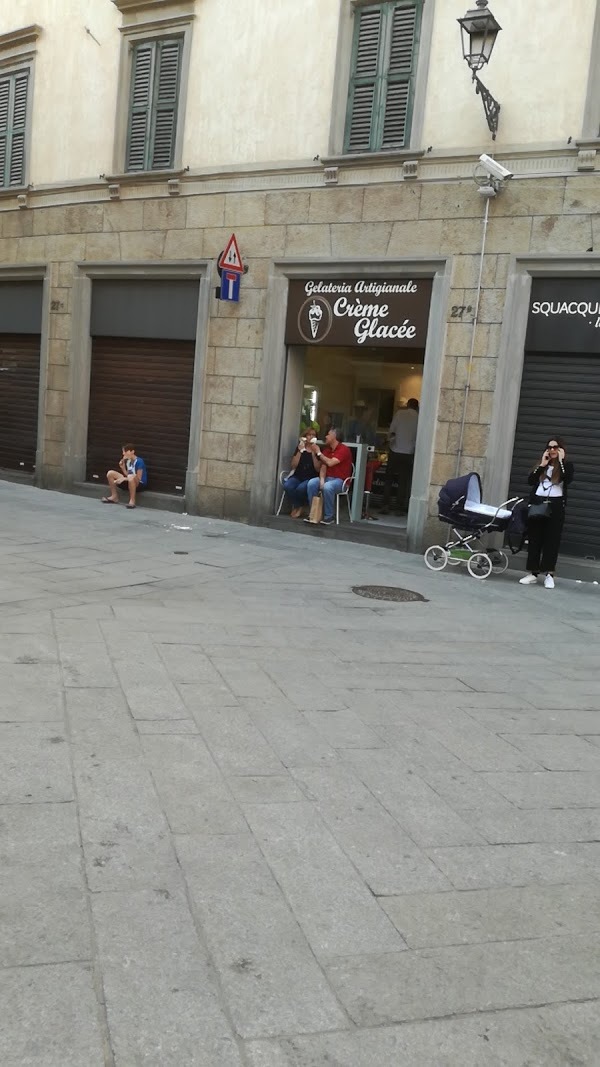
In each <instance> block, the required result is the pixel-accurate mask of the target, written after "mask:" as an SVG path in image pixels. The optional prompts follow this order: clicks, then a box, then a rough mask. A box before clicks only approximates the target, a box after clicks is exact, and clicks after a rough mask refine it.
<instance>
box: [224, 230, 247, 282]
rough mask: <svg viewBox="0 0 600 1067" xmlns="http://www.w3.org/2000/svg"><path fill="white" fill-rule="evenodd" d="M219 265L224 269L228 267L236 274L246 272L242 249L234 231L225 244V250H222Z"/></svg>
mask: <svg viewBox="0 0 600 1067" xmlns="http://www.w3.org/2000/svg"><path fill="white" fill-rule="evenodd" d="M219 267H221V269H222V270H225V269H226V270H232V271H235V273H236V274H243V273H244V264H243V263H242V257H241V256H240V250H239V248H238V243H237V241H236V239H235V234H234V233H232V235H231V237H230V238H229V240H228V242H227V244H226V246H225V251H224V252H221V255H220V256H219Z"/></svg>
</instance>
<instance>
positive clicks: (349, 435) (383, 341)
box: [280, 279, 431, 529]
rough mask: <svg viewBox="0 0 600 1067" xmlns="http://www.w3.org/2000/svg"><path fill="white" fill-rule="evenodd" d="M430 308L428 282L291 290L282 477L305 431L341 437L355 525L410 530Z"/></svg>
mask: <svg viewBox="0 0 600 1067" xmlns="http://www.w3.org/2000/svg"><path fill="white" fill-rule="evenodd" d="M430 299H431V281H429V280H428V279H419V280H418V281H412V280H410V279H390V280H386V282H384V283H380V282H377V281H372V280H370V281H368V282H367V281H364V280H359V279H356V280H344V281H342V282H332V281H329V280H328V281H327V282H322V281H314V280H311V281H292V282H291V283H290V295H289V302H288V318H287V329H286V339H287V341H288V348H287V374H286V388H285V398H284V409H283V420H282V437H281V462H280V468H281V469H282V470H284V469H286V468H289V466H290V460H291V456H292V454H293V452H294V450H295V447H296V445H297V442H298V438H299V436H300V435H301V433H302V430H303V429H304V428H306V427H307V426H309V425H312V426H313V428H314V429H315V431H316V432H317V435H318V438H319V440H320V441H321V442H322V441H323V440H324V438H325V435H326V433H327V431H328V430H329V429H331V428H332V427H335V428H338V429H340V430H341V431H342V434H343V440H344V442H345V443H346V444H347V445H348V446H349V447H350V449H351V451H352V453H353V459H354V472H353V484H352V490H351V516H352V519H353V521H355V522H356V521H359V522H360V521H362V522H365V523H370V522H373V523H377V524H378V527H396V528H398V529H405V528H406V523H407V512H408V503H409V499H410V483H411V474H412V466H413V461H414V453H415V446H417V447H418V443H417V439H416V434H417V427H418V418H419V415H418V407H419V406H420V403H421V399H422V396H421V394H422V382H423V369H424V360H425V342H426V335H427V322H428V316H429V304H430ZM409 402H410V403H409ZM391 429H392V430H395V431H396V434H395V435H394V434H391V433H390V430H391ZM394 446H397V447H394ZM391 448H392V449H393V451H394V455H393V456H392V457H391V460H390V449H391ZM287 510H289V509H287ZM340 515H343V509H341V511H340ZM346 515H347V512H346Z"/></svg>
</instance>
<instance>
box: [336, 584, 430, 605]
mask: <svg viewBox="0 0 600 1067" xmlns="http://www.w3.org/2000/svg"><path fill="white" fill-rule="evenodd" d="M352 592H353V593H356V594H357V596H364V597H366V598H367V600H392V601H394V602H395V603H396V604H406V603H408V601H409V600H421V601H423V603H425V604H428V603H429V601H428V600H427V598H426V597H424V596H421V594H420V593H413V591H412V589H400V588H399V587H398V586H397V585H353V586H352Z"/></svg>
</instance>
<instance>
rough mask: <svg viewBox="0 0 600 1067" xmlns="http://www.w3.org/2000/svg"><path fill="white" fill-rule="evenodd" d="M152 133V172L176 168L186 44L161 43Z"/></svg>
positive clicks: (159, 44) (179, 41)
mask: <svg viewBox="0 0 600 1067" xmlns="http://www.w3.org/2000/svg"><path fill="white" fill-rule="evenodd" d="M157 47H158V57H157V64H156V86H155V103H154V108H153V116H152V122H153V130H152V159H151V169H152V170H167V169H168V168H169V167H172V166H173V161H174V157H175V135H176V133H177V105H178V102H179V83H180V76H181V49H182V41H181V40H176V41H159V42H158V45H157Z"/></svg>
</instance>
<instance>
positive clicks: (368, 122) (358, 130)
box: [346, 6, 384, 152]
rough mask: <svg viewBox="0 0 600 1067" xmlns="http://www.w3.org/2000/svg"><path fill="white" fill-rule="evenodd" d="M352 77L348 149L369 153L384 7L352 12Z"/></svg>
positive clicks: (377, 92) (377, 88)
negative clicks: (353, 26)
mask: <svg viewBox="0 0 600 1067" xmlns="http://www.w3.org/2000/svg"><path fill="white" fill-rule="evenodd" d="M356 18H357V20H358V24H357V26H356V29H355V34H354V49H353V56H352V78H351V83H350V100H349V108H348V121H347V132H346V150H347V151H348V152H369V151H370V150H371V148H372V145H371V140H372V138H371V131H372V128H373V118H374V113H375V107H376V104H377V100H378V98H379V86H378V81H379V65H380V64H379V55H380V52H381V45H382V37H383V30H384V8H383V6H380V7H367V8H361V9H360V10H359V11H358V12H357V15H356Z"/></svg>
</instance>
